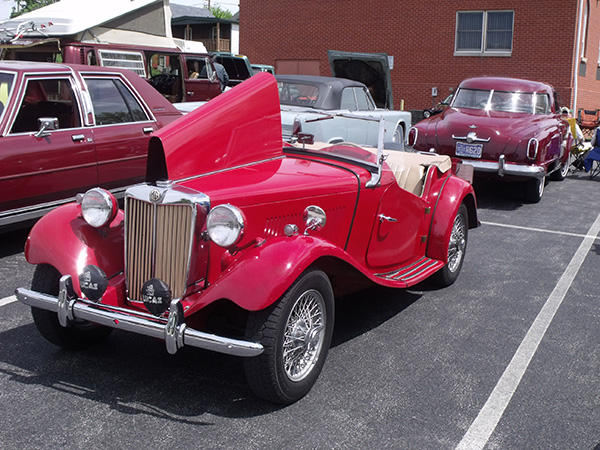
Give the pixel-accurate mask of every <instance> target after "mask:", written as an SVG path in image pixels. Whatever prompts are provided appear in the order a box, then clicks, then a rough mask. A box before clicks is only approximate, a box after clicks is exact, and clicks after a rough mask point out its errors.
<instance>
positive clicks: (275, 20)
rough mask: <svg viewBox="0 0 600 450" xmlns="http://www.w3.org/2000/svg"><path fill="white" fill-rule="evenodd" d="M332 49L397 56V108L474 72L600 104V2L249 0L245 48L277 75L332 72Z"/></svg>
mask: <svg viewBox="0 0 600 450" xmlns="http://www.w3.org/2000/svg"><path fill="white" fill-rule="evenodd" d="M327 50H341V51H351V52H365V53H387V54H388V55H389V56H391V57H392V58H393V68H392V70H391V79H392V87H393V95H394V107H395V108H396V109H398V108H400V105H401V101H402V100H403V101H404V107H405V109H422V108H424V107H428V106H430V105H431V103H432V98H431V94H432V88H433V87H437V89H438V98H437V100H441V99H443V98H444V97H445V96H446V95H447V94H448V93H449V92H451V91H452V89H454V88H455V87H456V86H457V85H458V83H459V82H460V81H461V80H463V79H464V78H467V77H471V76H480V75H490V76H492V75H493V76H510V77H518V78H528V79H533V80H539V81H545V82H549V83H550V84H552V85H553V86H554V87H555V88H556V90H557V91H558V92H559V95H560V96H561V98H562V100H563V102H564V103H565V104H567V105H568V106H569V107H571V108H576V109H580V108H585V109H600V0H543V1H532V0H453V1H447V0H405V1H398V0H327V1H323V0H302V1H298V0H277V1H269V0H240V51H241V52H242V53H244V54H246V55H247V56H248V57H249V59H250V61H251V62H255V63H262V64H271V65H273V66H275V69H276V73H306V74H315V75H331V72H330V67H329V62H328V59H327Z"/></svg>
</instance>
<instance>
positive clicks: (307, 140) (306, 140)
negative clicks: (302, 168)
mask: <svg viewBox="0 0 600 450" xmlns="http://www.w3.org/2000/svg"><path fill="white" fill-rule="evenodd" d="M298 143H299V144H309V145H310V144H314V143H315V135H314V134H310V133H298Z"/></svg>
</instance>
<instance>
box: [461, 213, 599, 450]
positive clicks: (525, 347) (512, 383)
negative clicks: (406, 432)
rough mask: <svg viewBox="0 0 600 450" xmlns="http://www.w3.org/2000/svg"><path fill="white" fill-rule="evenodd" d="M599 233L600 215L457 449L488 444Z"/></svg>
mask: <svg viewBox="0 0 600 450" xmlns="http://www.w3.org/2000/svg"><path fill="white" fill-rule="evenodd" d="M599 232H600V215H598V217H596V221H595V222H594V224H593V225H592V227H591V228H590V230H589V231H588V233H587V235H586V236H585V238H584V239H583V242H582V243H581V245H580V246H579V248H578V249H577V251H576V252H575V255H574V256H573V258H572V259H571V262H570V263H569V265H568V266H567V268H566V269H565V271H564V273H563V274H562V276H561V277H560V280H558V284H557V285H556V287H555V288H554V290H553V291H552V293H551V294H550V297H548V300H546V303H545V304H544V306H543V307H542V309H541V311H540V312H539V314H538V316H537V317H536V319H535V321H534V322H533V324H532V325H531V327H530V328H529V331H528V332H527V335H526V336H525V339H523V341H522V342H521V345H520V346H519V348H518V349H517V352H516V353H515V354H514V356H513V358H512V360H511V361H510V363H509V364H508V366H507V367H506V370H505V371H504V373H503V374H502V377H501V378H500V380H498V383H497V384H496V387H495V388H494V390H493V391H492V393H491V394H490V396H489V398H488V400H487V402H486V403H485V405H483V408H482V409H481V411H479V414H478V415H477V417H476V418H475V421H474V422H473V423H472V424H471V426H470V427H469V429H468V430H467V433H466V434H465V436H464V437H463V439H462V440H461V441H460V442H459V444H458V446H457V447H456V449H457V450H467V449H468V450H475V449H482V448H483V447H484V446H485V445H486V443H487V442H488V440H489V438H490V436H491V435H492V433H493V432H494V430H495V429H496V426H497V425H498V422H499V421H500V419H501V418H502V415H503V414H504V410H505V409H506V407H507V406H508V403H509V402H510V400H511V398H512V396H513V394H514V393H515V391H516V390H517V387H518V386H519V383H520V382H521V379H522V378H523V374H524V373H525V371H526V370H527V367H528V366H529V363H530V362H531V359H532V358H533V356H534V354H535V352H536V351H537V348H538V346H539V345H540V342H541V340H542V338H543V337H544V335H545V334H546V330H547V329H548V327H549V326H550V323H551V322H552V319H553V318H554V315H555V314H556V311H557V310H558V308H559V306H560V304H561V303H562V301H563V300H564V298H565V295H566V294H567V291H568V290H569V288H570V286H571V284H572V283H573V280H574V279H575V277H576V275H577V273H578V272H579V269H580V268H581V265H582V264H583V261H584V260H585V258H586V256H587V255H588V254H589V252H590V249H591V247H592V244H593V243H594V241H595V240H596V239H597V238H598V233H599Z"/></svg>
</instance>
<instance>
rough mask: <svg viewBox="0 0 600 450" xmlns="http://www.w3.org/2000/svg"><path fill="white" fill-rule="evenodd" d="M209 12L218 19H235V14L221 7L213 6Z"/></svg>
mask: <svg viewBox="0 0 600 450" xmlns="http://www.w3.org/2000/svg"><path fill="white" fill-rule="evenodd" d="M208 10H209V11H210V12H211V14H212V15H213V16H215V17H216V18H217V19H231V18H232V17H233V14H231V12H230V11H227V10H226V9H223V8H221V7H220V6H219V5H215V6H211V7H210V8H208Z"/></svg>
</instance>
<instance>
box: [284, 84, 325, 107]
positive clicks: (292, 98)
mask: <svg viewBox="0 0 600 450" xmlns="http://www.w3.org/2000/svg"><path fill="white" fill-rule="evenodd" d="M277 87H278V88H279V101H280V102H281V104H283V105H292V106H315V104H316V103H317V100H318V98H319V88H317V87H316V86H312V85H309V84H302V83H283V82H281V81H280V82H278V83H277Z"/></svg>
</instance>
